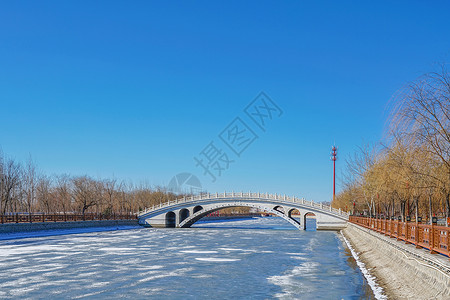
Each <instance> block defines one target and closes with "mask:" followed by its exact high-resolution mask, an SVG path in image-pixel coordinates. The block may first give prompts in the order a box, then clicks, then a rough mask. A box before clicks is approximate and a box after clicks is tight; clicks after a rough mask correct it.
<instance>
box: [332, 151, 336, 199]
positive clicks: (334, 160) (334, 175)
mask: <svg viewBox="0 0 450 300" xmlns="http://www.w3.org/2000/svg"><path fill="white" fill-rule="evenodd" d="M336 151H337V147H336V146H333V147H331V160H332V161H333V201H334V199H335V198H336V159H337V156H336V155H337V154H336Z"/></svg>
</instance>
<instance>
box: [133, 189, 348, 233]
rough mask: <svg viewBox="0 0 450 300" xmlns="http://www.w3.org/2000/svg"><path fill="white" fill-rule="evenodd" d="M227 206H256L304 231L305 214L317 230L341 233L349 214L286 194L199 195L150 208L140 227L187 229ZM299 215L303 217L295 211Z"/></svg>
mask: <svg viewBox="0 0 450 300" xmlns="http://www.w3.org/2000/svg"><path fill="white" fill-rule="evenodd" d="M228 207H254V208H256V209H258V210H260V211H265V212H268V213H273V214H275V215H277V216H279V217H282V218H283V219H285V220H286V221H288V222H289V223H291V224H292V225H294V226H295V227H297V228H298V229H305V224H306V215H307V214H308V213H313V214H314V215H315V216H316V224H317V229H318V230H339V229H342V228H345V227H346V226H347V221H348V214H347V213H345V212H342V211H341V210H340V209H335V208H332V207H331V206H327V205H323V204H322V203H314V202H313V201H306V200H305V199H299V198H296V197H287V196H286V195H283V196H282V195H277V194H275V195H270V194H263V193H250V192H249V193H234V192H231V193H227V192H225V193H221V194H218V193H215V194H210V193H208V194H200V195H198V196H192V197H184V198H181V199H176V200H173V201H169V202H167V203H165V204H161V205H159V206H153V207H151V208H147V209H146V210H145V211H143V212H141V213H140V214H139V216H138V217H139V224H141V225H144V226H148V227H178V228H186V227H190V226H191V225H192V224H194V223H195V222H197V221H198V220H200V219H201V218H203V217H205V216H206V215H208V214H210V213H212V212H215V211H217V210H220V209H223V208H228ZM296 210H297V211H298V212H299V213H300V218H298V216H296V217H297V218H295V217H294V215H293V212H296Z"/></svg>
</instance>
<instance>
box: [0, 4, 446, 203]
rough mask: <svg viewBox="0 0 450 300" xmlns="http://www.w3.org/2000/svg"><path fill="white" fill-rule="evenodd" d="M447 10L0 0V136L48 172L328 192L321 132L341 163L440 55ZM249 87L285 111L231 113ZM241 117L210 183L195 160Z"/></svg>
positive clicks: (9, 148) (249, 96) (217, 187)
mask: <svg viewBox="0 0 450 300" xmlns="http://www.w3.org/2000/svg"><path fill="white" fill-rule="evenodd" d="M213 2H214V3H213ZM362 2H364V3H362ZM449 19H450V5H449V3H448V2H445V1H442V2H440V1H435V2H433V3H431V2H426V1H354V2H345V1H328V2H323V1H308V2H306V1H254V2H243V1H231V2H230V1H227V2H219V1H192V2H188V1H179V2H175V1H160V2H156V1H153V2H152V1H2V2H1V3H0V146H1V148H2V149H3V152H4V153H6V154H8V155H9V156H12V157H14V158H16V159H17V160H19V161H25V160H26V159H27V157H28V156H29V155H31V156H32V157H33V159H34V160H35V161H36V162H37V164H38V166H39V167H40V169H41V171H43V172H45V173H48V174H58V173H69V174H72V175H81V174H88V175H91V176H93V177H111V176H115V177H116V178H119V179H131V180H133V181H135V182H140V181H145V180H147V182H149V183H150V184H154V185H164V184H168V182H169V180H170V179H171V177H172V176H174V175H175V174H177V173H179V172H191V173H194V174H196V175H197V176H198V177H199V179H200V180H201V181H202V184H203V186H204V187H205V188H206V189H208V190H209V191H211V192H215V191H223V190H225V189H226V190H235V191H240V190H244V191H248V190H252V191H258V190H260V191H267V192H272V193H287V194H289V195H296V196H299V197H306V198H308V199H313V200H316V201H327V200H330V198H331V193H332V163H331V161H330V158H329V154H330V148H331V146H332V144H333V143H334V142H335V143H336V145H338V146H339V158H340V159H339V160H338V162H337V168H338V169H337V174H338V176H339V174H340V172H341V170H342V169H343V166H344V158H345V157H346V156H347V155H348V154H349V153H351V152H353V151H354V150H355V149H356V147H357V146H358V145H360V144H362V143H363V142H371V141H377V140H379V139H380V138H381V137H382V134H383V128H384V125H385V120H386V104H387V102H388V101H389V99H390V97H391V96H392V94H393V93H394V92H395V91H396V90H398V89H399V88H401V87H402V86H403V85H404V84H405V83H407V82H408V81H410V80H413V79H414V78H416V77H417V76H419V75H421V74H423V73H425V72H428V71H431V70H435V69H436V63H440V62H444V61H446V62H449V61H450V59H449V54H450V22H449ZM260 91H265V92H266V93H267V94H268V95H269V96H270V97H271V98H272V99H273V101H274V102H275V103H276V104H277V105H278V106H279V107H280V108H281V109H282V110H283V115H282V116H281V117H279V118H275V119H274V120H272V121H271V122H270V124H268V126H267V130H266V132H263V131H261V130H260V129H259V128H257V127H254V126H255V124H252V123H251V121H249V120H248V119H245V114H244V113H243V109H244V108H245V107H246V106H247V104H248V103H250V102H251V101H252V100H253V99H254V98H255V97H256V96H257V95H258V94H259V92H260ZM238 116H240V117H241V118H242V120H244V121H245V122H248V123H246V124H248V125H249V126H253V127H252V128H253V129H254V131H255V133H256V134H257V135H258V137H259V138H258V139H257V140H256V141H255V142H254V143H253V144H251V145H250V146H249V147H248V148H247V149H246V150H245V151H244V152H243V153H242V155H241V157H236V156H235V155H234V156H233V153H232V152H231V151H230V150H227V153H228V154H229V156H230V159H233V160H235V162H234V163H232V164H231V165H230V166H229V169H228V170H226V171H224V172H223V174H222V176H220V177H219V178H218V179H217V181H216V182H214V183H212V182H211V180H210V178H209V177H208V176H203V172H202V170H201V169H200V168H198V167H196V166H195V162H194V159H193V158H194V156H197V155H198V154H199V153H200V152H201V151H202V150H203V149H204V148H205V147H206V146H207V145H208V144H209V143H210V142H211V141H214V142H216V141H217V145H220V143H219V142H220V139H219V138H218V135H219V134H220V133H221V132H222V130H223V129H224V128H225V127H226V126H227V125H228V124H229V123H230V122H231V121H232V120H233V119H234V118H235V117H238ZM220 146H222V148H223V151H225V150H226V149H225V147H226V146H224V145H223V144H222V145H220ZM338 190H339V186H338Z"/></svg>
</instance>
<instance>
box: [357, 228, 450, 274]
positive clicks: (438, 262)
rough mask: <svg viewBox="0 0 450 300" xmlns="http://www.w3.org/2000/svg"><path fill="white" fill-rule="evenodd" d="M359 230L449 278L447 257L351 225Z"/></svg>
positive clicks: (449, 267) (449, 263)
mask: <svg viewBox="0 0 450 300" xmlns="http://www.w3.org/2000/svg"><path fill="white" fill-rule="evenodd" d="M352 225H353V226H355V227H356V228H358V229H359V230H362V231H364V232H365V233H367V234H370V235H372V236H373V237H376V238H377V239H380V240H383V241H385V242H386V243H389V244H390V245H391V246H393V247H395V248H397V249H399V250H401V251H404V252H405V253H407V254H409V255H411V256H412V257H414V258H418V259H421V260H423V261H424V262H426V263H427V264H429V265H431V266H434V267H436V268H439V269H440V270H442V271H443V272H445V273H447V274H449V276H450V259H449V257H447V256H445V255H442V254H430V251H429V250H428V249H424V248H419V249H418V248H416V246H415V245H413V244H406V243H405V242H404V241H400V240H397V239H396V238H391V237H389V236H386V235H384V234H381V233H379V232H376V231H373V230H370V229H368V228H364V227H362V226H359V225H356V224H352Z"/></svg>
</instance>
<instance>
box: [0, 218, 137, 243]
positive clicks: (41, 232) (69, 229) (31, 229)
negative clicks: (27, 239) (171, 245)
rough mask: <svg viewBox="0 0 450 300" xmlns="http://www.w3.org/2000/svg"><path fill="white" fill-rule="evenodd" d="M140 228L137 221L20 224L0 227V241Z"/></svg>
mask: <svg viewBox="0 0 450 300" xmlns="http://www.w3.org/2000/svg"><path fill="white" fill-rule="evenodd" d="M135 227H136V228H138V227H140V226H139V224H138V222H137V220H101V221H100V220H98V221H76V222H52V223H48V222H46V223H42V222H41V223H18V224H15V223H13V224H2V225H0V239H10V238H20V237H22V236H48V235H52V234H58V235H59V234H71V233H79V232H80V230H81V231H82V232H89V231H91V232H92V231H107V230H115V229H116V228H118V229H119V228H125V229H127V228H135Z"/></svg>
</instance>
